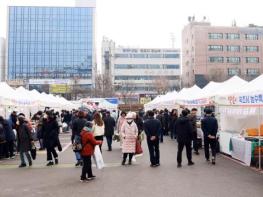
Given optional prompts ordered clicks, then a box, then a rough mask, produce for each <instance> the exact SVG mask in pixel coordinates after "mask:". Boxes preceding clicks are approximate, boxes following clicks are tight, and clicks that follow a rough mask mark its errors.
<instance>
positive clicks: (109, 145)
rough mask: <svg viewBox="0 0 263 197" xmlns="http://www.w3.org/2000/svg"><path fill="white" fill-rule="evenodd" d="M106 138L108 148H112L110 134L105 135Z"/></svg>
mask: <svg viewBox="0 0 263 197" xmlns="http://www.w3.org/2000/svg"><path fill="white" fill-rule="evenodd" d="M106 139H107V144H108V149H109V150H112V146H111V145H112V135H111V136H106Z"/></svg>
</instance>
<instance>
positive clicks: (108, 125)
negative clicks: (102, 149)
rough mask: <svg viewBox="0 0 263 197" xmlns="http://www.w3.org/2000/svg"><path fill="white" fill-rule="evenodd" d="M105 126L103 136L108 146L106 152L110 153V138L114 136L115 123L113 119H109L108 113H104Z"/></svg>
mask: <svg viewBox="0 0 263 197" xmlns="http://www.w3.org/2000/svg"><path fill="white" fill-rule="evenodd" d="M103 121H104V125H105V134H104V135H105V136H106V139H107V144H108V151H112V136H113V135H114V127H115V126H116V122H115V120H114V118H113V117H111V115H110V112H109V111H107V112H106V116H105V117H104V119H103Z"/></svg>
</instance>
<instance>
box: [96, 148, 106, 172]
mask: <svg viewBox="0 0 263 197" xmlns="http://www.w3.org/2000/svg"><path fill="white" fill-rule="evenodd" d="M93 158H94V161H95V164H96V167H97V168H98V169H102V168H104V166H105V164H104V161H103V157H102V154H101V152H100V147H99V146H98V145H97V146H95V150H94V155H93Z"/></svg>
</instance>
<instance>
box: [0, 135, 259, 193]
mask: <svg viewBox="0 0 263 197" xmlns="http://www.w3.org/2000/svg"><path fill="white" fill-rule="evenodd" d="M61 142H62V144H63V147H64V152H62V153H60V155H59V161H60V164H59V165H58V166H53V167H46V166H45V164H46V161H45V159H46V155H45V151H42V152H39V153H38V156H37V157H38V158H37V160H36V161H35V162H34V164H33V167H30V168H24V169H19V168H18V167H17V166H18V164H19V160H18V158H16V159H15V160H2V161H0V197H19V196H25V197H31V196H37V197H42V196H43V197H53V196H54V197H60V196H61V197H62V196H63V197H81V196H87V197H92V196H93V197H162V196H164V197H177V196H178V197H248V196H249V197H262V196H263V174H262V173H260V172H258V171H255V170H253V169H251V168H248V167H245V166H243V165H241V164H240V163H237V162H234V161H232V160H230V159H228V158H226V157H225V156H222V155H219V156H218V158H217V164H216V166H212V165H211V164H208V163H206V161H205V159H204V153H203V151H201V154H200V155H199V156H195V155H194V156H193V161H194V162H195V165H194V166H187V161H186V156H185V152H184V153H183V154H184V155H183V167H182V168H181V169H178V168H177V167H176V166H177V163H176V152H177V144H176V142H175V141H172V140H171V139H169V138H165V141H164V143H163V144H161V146H160V150H161V166H160V167H158V168H150V167H149V155H148V150H147V149H146V145H145V144H144V155H143V156H141V157H138V158H137V161H136V163H135V164H134V165H132V166H121V165H120V163H121V150H120V148H119V144H118V143H114V148H113V151H112V152H108V151H106V146H104V151H103V157H104V160H105V163H106V167H105V168H104V169H103V170H97V169H95V168H94V169H93V172H94V174H95V175H96V176H97V179H96V180H94V181H92V182H87V183H80V182H79V178H80V172H81V168H76V167H75V166H74V163H75V160H74V155H73V152H72V150H71V147H70V146H69V145H70V135H68V134H62V135H61Z"/></svg>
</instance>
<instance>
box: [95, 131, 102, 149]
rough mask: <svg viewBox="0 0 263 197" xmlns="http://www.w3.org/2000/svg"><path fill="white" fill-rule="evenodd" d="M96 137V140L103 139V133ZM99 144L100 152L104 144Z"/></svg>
mask: <svg viewBox="0 0 263 197" xmlns="http://www.w3.org/2000/svg"><path fill="white" fill-rule="evenodd" d="M95 139H96V140H99V141H103V135H101V136H95ZM99 146H100V152H102V150H101V147H102V144H101V145H99Z"/></svg>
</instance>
